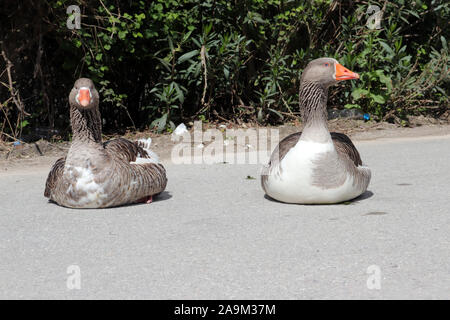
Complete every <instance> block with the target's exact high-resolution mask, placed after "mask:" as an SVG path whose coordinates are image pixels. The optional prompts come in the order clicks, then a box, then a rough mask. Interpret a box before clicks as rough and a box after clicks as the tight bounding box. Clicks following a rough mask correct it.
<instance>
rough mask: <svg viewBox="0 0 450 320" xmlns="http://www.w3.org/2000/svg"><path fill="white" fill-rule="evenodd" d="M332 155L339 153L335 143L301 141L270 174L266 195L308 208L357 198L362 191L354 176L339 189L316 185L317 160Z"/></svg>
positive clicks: (349, 176)
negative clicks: (355, 184) (326, 154)
mask: <svg viewBox="0 0 450 320" xmlns="http://www.w3.org/2000/svg"><path fill="white" fill-rule="evenodd" d="M330 151H332V152H336V150H335V148H334V144H333V143H332V142H329V143H318V142H312V141H303V140H300V141H299V142H298V143H297V144H296V145H295V147H293V148H292V149H291V150H289V152H288V153H287V154H286V155H285V157H284V158H283V160H282V161H281V162H280V165H279V168H273V169H272V171H271V172H270V174H269V176H268V179H267V184H266V190H267V194H268V195H269V196H271V197H272V198H274V199H277V200H279V201H283V202H288V203H305V204H306V203H309V204H313V203H336V202H341V201H345V200H349V199H351V198H354V197H356V196H358V195H359V193H358V192H359V191H358V190H355V188H354V187H353V177H352V176H351V175H348V176H347V178H346V181H345V182H344V184H343V185H341V186H339V187H338V188H334V189H324V188H320V187H317V186H315V185H313V172H314V160H316V159H317V158H318V157H320V156H321V155H322V154H324V153H326V152H330ZM336 157H337V153H336ZM278 171H279V172H278ZM278 173H279V174H278Z"/></svg>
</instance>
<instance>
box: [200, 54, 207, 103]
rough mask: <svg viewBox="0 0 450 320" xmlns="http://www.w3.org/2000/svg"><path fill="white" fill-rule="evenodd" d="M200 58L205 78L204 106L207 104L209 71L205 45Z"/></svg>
mask: <svg viewBox="0 0 450 320" xmlns="http://www.w3.org/2000/svg"><path fill="white" fill-rule="evenodd" d="M200 58H201V60H202V67H203V78H204V82H205V83H204V85H203V95H202V105H204V104H205V97H206V89H207V88H208V70H207V68H206V48H205V45H202V48H201V49H200Z"/></svg>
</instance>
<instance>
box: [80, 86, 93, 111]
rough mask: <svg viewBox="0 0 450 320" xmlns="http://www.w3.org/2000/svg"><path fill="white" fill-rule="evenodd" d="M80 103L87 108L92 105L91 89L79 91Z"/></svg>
mask: <svg viewBox="0 0 450 320" xmlns="http://www.w3.org/2000/svg"><path fill="white" fill-rule="evenodd" d="M78 101H79V103H80V105H82V106H83V107H86V106H88V105H89V103H91V93H90V91H89V89H80V90H78Z"/></svg>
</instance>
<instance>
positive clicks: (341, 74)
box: [336, 63, 359, 80]
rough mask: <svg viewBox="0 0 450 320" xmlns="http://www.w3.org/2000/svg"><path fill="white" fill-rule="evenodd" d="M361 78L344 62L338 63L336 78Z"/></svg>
mask: <svg viewBox="0 0 450 320" xmlns="http://www.w3.org/2000/svg"><path fill="white" fill-rule="evenodd" d="M350 79H359V74H357V73H356V72H353V71H350V70H348V69H347V68H346V67H344V66H343V65H342V64H339V63H336V80H350Z"/></svg>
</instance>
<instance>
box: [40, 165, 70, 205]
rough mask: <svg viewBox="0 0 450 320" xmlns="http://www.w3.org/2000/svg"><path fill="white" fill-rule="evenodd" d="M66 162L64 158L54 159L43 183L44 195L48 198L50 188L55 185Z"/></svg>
mask: <svg viewBox="0 0 450 320" xmlns="http://www.w3.org/2000/svg"><path fill="white" fill-rule="evenodd" d="M65 164H66V158H60V159H58V160H56V162H55V164H54V165H53V167H52V169H51V170H50V173H49V174H48V177H47V182H46V183H45V191H44V197H46V198H50V196H51V192H52V190H53V189H54V188H55V187H56V185H57V182H58V180H59V179H60V178H61V177H62V175H63V172H64V165H65Z"/></svg>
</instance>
